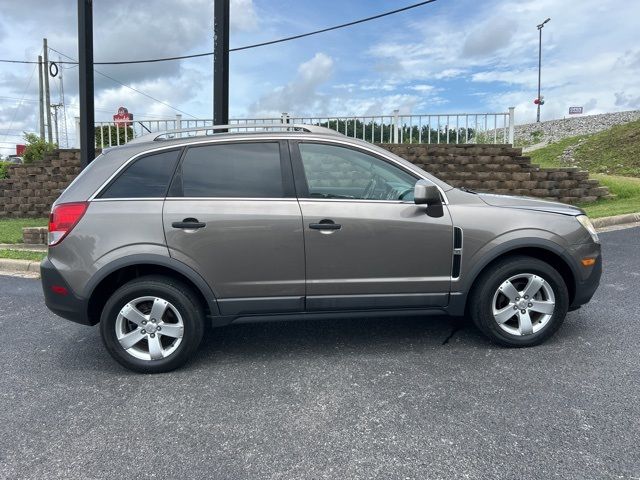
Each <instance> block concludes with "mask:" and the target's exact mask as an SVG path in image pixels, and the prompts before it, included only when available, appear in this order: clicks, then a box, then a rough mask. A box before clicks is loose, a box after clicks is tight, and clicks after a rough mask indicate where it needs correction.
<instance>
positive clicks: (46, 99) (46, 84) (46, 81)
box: [42, 38, 53, 143]
mask: <svg viewBox="0 0 640 480" xmlns="http://www.w3.org/2000/svg"><path fill="white" fill-rule="evenodd" d="M42 54H43V55H44V72H43V73H44V102H45V109H44V111H45V115H46V116H47V141H48V142H49V143H52V142H53V135H52V133H51V94H50V92H49V47H48V46H47V39H46V38H43V39H42Z"/></svg>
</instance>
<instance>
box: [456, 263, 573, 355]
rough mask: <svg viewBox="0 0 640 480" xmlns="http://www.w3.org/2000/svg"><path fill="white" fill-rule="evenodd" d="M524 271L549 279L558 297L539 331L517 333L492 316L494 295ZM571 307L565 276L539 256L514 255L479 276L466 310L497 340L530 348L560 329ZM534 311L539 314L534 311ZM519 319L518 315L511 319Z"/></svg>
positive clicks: (480, 326)
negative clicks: (506, 328) (523, 333)
mask: <svg viewBox="0 0 640 480" xmlns="http://www.w3.org/2000/svg"><path fill="white" fill-rule="evenodd" d="M524 273H528V274H533V275H537V276H539V277H541V278H542V279H544V280H545V281H546V282H547V284H548V286H549V287H550V288H551V290H552V291H553V294H554V296H555V307H554V310H553V313H552V314H551V317H550V318H549V319H548V320H547V321H546V322H545V323H544V324H543V325H542V326H541V327H539V328H540V329H539V330H538V331H536V332H534V333H530V334H527V335H517V334H512V333H509V332H506V331H505V330H504V329H503V328H501V327H500V325H499V324H498V322H497V321H496V320H495V318H494V316H493V302H494V295H495V294H496V291H497V290H498V289H499V288H500V286H501V285H502V284H503V282H505V281H506V280H507V279H510V278H511V277H514V276H517V275H520V274H524ZM518 298H519V297H518ZM503 301H504V300H503ZM568 308H569V292H568V290H567V286H566V284H565V282H564V279H563V278H562V275H560V274H559V273H558V271H557V270H556V269H555V268H553V267H552V266H551V265H549V264H548V263H546V262H544V261H542V260H538V259H537V258H533V257H528V256H523V255H518V256H515V255H514V256H510V257H505V258H504V259H502V260H499V261H497V262H496V263H494V264H493V265H491V266H490V267H489V268H487V270H486V271H484V272H483V273H482V274H481V275H480V276H479V277H478V278H477V279H476V282H475V283H474V287H473V290H472V292H471V295H470V296H469V303H468V310H467V311H468V312H469V314H470V316H471V318H472V320H473V322H474V323H475V325H476V326H477V327H478V329H479V330H480V331H481V332H482V333H483V334H484V335H486V336H487V337H488V338H489V339H490V340H491V341H493V342H494V343H497V344H499V345H503V346H508V347H530V346H534V345H539V344H541V343H542V342H544V341H545V340H546V339H548V338H549V337H551V336H552V335H553V334H554V333H555V332H556V331H557V330H558V329H559V328H560V326H561V325H562V322H564V319H565V317H566V315H567V310H568ZM514 310H515V309H514ZM533 314H534V315H539V314H538V313H535V312H533ZM516 320H517V317H516V318H514V319H512V320H511V322H515V321H516Z"/></svg>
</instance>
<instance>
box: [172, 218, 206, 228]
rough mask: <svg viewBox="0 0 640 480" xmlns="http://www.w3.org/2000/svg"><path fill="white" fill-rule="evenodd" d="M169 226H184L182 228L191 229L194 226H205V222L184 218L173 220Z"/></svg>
mask: <svg viewBox="0 0 640 480" xmlns="http://www.w3.org/2000/svg"><path fill="white" fill-rule="evenodd" d="M171 226H172V227H173V228H184V229H188V230H192V229H196V228H204V227H206V226H207V224H206V223H203V222H199V221H198V220H197V219H196V218H185V219H184V220H182V221H181V222H173V223H172V224H171Z"/></svg>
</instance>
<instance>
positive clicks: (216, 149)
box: [182, 143, 283, 198]
mask: <svg viewBox="0 0 640 480" xmlns="http://www.w3.org/2000/svg"><path fill="white" fill-rule="evenodd" d="M182 189H183V195H184V196H185V197H251V198H273V197H282V196H283V188H282V171H281V168H280V146H279V145H278V144H277V143H232V144H219V145H208V146H206V147H193V148H190V149H189V150H188V151H187V155H186V156H185V159H184V161H183V163H182Z"/></svg>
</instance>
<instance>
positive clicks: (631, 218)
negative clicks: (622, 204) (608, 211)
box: [591, 212, 640, 228]
mask: <svg viewBox="0 0 640 480" xmlns="http://www.w3.org/2000/svg"><path fill="white" fill-rule="evenodd" d="M636 222H640V212H636V213H626V214H624V215H614V216H613V217H602V218H594V219H592V220H591V223H593V226H594V227H596V228H603V227H611V226H612V225H622V224H624V223H636Z"/></svg>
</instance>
